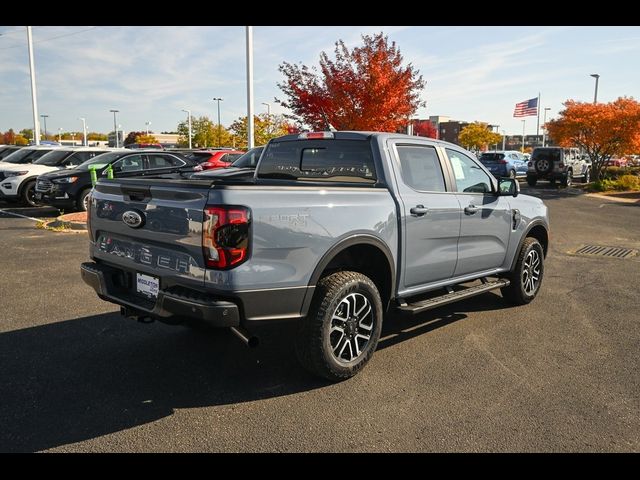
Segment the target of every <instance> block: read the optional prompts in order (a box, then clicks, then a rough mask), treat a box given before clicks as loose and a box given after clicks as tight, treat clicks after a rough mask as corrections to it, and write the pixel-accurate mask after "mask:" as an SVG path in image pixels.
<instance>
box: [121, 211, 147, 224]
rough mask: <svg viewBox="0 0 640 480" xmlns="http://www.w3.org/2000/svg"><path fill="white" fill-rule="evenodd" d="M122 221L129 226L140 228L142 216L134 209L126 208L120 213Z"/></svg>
mask: <svg viewBox="0 0 640 480" xmlns="http://www.w3.org/2000/svg"><path fill="white" fill-rule="evenodd" d="M122 221H123V222H124V223H125V225H127V226H128V227H131V228H140V227H141V226H142V225H143V224H144V218H143V217H142V215H140V214H139V213H138V212H136V211H134V210H127V211H126V212H124V213H123V214H122Z"/></svg>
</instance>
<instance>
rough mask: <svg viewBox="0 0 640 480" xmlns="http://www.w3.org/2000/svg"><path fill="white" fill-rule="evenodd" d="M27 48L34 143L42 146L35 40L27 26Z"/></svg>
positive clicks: (29, 27)
mask: <svg viewBox="0 0 640 480" xmlns="http://www.w3.org/2000/svg"><path fill="white" fill-rule="evenodd" d="M27 47H28V50H29V73H30V75H31V106H32V109H33V143H35V144H36V145H40V122H39V121H38V96H37V95H36V67H35V65H34V64H33V39H32V38H31V26H27Z"/></svg>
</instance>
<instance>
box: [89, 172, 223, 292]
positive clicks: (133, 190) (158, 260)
mask: <svg viewBox="0 0 640 480" xmlns="http://www.w3.org/2000/svg"><path fill="white" fill-rule="evenodd" d="M210 187H211V182H210V181H201V180H200V181H197V180H196V181H190V180H182V181H175V180H159V179H154V180H144V179H118V180H106V181H105V180H101V181H100V182H99V183H98V184H97V185H96V188H95V189H94V192H93V194H92V201H91V205H90V212H89V215H90V216H91V225H90V228H91V231H92V238H93V241H94V242H95V248H94V249H93V253H94V257H95V258H96V259H99V260H104V261H105V262H108V263H110V264H113V265H117V266H119V267H123V268H125V269H128V270H130V271H136V272H140V273H146V274H150V275H154V276H156V277H160V278H161V286H160V287H161V288H162V289H164V288H166V287H168V286H171V285H172V284H173V283H176V282H178V281H179V283H181V284H184V283H185V282H186V283H188V284H191V285H193V286H201V285H202V284H203V282H204V272H205V267H204V257H203V253H202V220H203V209H204V206H205V204H206V202H207V195H208V190H209V188H210Z"/></svg>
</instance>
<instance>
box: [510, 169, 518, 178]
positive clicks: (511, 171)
mask: <svg viewBox="0 0 640 480" xmlns="http://www.w3.org/2000/svg"><path fill="white" fill-rule="evenodd" d="M509 178H516V171H515V170H509Z"/></svg>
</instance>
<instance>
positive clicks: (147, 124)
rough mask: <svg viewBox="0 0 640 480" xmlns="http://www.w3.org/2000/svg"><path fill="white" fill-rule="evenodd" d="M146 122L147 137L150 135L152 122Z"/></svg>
mask: <svg viewBox="0 0 640 480" xmlns="http://www.w3.org/2000/svg"><path fill="white" fill-rule="evenodd" d="M144 124H145V125H146V126H147V137H148V136H149V125H151V122H144Z"/></svg>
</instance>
